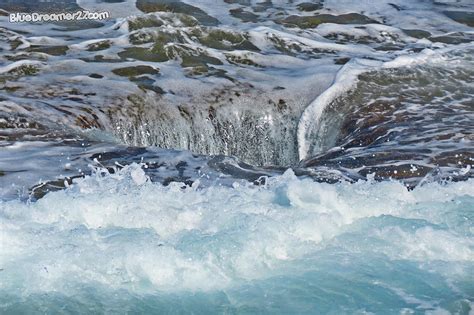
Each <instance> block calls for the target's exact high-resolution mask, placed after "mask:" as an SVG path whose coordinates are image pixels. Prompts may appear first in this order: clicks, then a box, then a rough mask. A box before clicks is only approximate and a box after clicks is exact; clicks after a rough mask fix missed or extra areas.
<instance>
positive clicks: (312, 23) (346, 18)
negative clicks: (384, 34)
mask: <svg viewBox="0 0 474 315" xmlns="http://www.w3.org/2000/svg"><path fill="white" fill-rule="evenodd" d="M277 22H278V23H280V24H284V25H286V26H293V27H295V26H296V27H300V28H313V27H316V26H318V25H319V24H323V23H335V24H373V23H378V22H377V21H375V20H373V19H371V18H369V17H367V16H365V15H362V14H358V13H349V14H341V15H332V14H317V15H313V16H300V15H291V16H289V17H287V18H285V19H284V20H280V21H277Z"/></svg>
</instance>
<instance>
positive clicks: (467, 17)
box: [443, 11, 474, 27]
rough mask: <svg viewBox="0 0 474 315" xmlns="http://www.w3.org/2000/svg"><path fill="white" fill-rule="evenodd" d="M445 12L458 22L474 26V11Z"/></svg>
mask: <svg viewBox="0 0 474 315" xmlns="http://www.w3.org/2000/svg"><path fill="white" fill-rule="evenodd" d="M443 13H444V14H445V15H446V16H447V17H449V18H450V19H453V20H455V21H456V22H459V23H462V24H466V25H467V26H471V27H474V12H463V11H444V12H443Z"/></svg>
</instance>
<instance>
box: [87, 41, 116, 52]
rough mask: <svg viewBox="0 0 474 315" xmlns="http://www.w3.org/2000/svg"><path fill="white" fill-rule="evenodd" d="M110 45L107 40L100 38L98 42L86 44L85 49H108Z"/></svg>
mask: <svg viewBox="0 0 474 315" xmlns="http://www.w3.org/2000/svg"><path fill="white" fill-rule="evenodd" d="M110 46H111V42H110V41H109V40H102V41H100V42H96V43H93V44H90V45H88V46H87V51H100V50H104V49H108V48H110Z"/></svg>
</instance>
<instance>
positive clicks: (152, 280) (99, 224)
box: [0, 165, 474, 314]
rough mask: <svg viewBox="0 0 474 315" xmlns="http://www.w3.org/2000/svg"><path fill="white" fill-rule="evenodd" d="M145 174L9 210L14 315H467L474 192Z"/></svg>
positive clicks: (7, 293)
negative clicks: (183, 182)
mask: <svg viewBox="0 0 474 315" xmlns="http://www.w3.org/2000/svg"><path fill="white" fill-rule="evenodd" d="M143 176H145V175H144V173H143V171H141V169H140V167H139V166H138V165H132V166H130V167H127V168H125V169H124V170H122V171H120V172H119V173H116V174H114V175H107V176H105V177H100V176H99V177H90V178H86V179H85V180H82V181H80V182H79V183H78V184H77V185H76V186H74V187H72V188H70V189H67V190H66V191H61V192H54V193H50V194H48V195H47V196H46V197H44V198H42V199H41V200H39V201H37V202H35V203H31V204H24V203H21V202H18V201H10V202H4V203H1V204H0V214H1V216H2V221H1V224H2V239H3V248H2V257H1V259H2V260H1V264H2V289H1V290H2V298H1V306H2V308H3V310H4V311H5V312H6V313H16V312H20V313H30V312H31V313H41V312H43V311H45V312H47V313H61V312H66V313H69V312H70V313H90V312H92V313H103V312H106V313H195V314H208V313H280V314H288V313H292V314H308V313H334V314H340V313H348V314H352V313H390V314H398V313H425V312H433V313H436V314H443V313H446V312H450V313H458V314H467V313H469V310H472V302H473V301H472V296H473V293H474V286H473V284H474V281H473V280H474V279H473V275H474V273H473V271H474V238H473V228H472V226H473V220H474V217H473V205H474V198H473V187H474V185H472V180H468V181H466V182H459V183H450V184H444V185H441V184H438V183H429V184H426V185H423V186H421V187H418V188H416V189H415V190H412V191H407V190H406V188H405V187H404V186H403V185H402V184H400V183H397V182H385V183H376V182H371V181H369V182H359V183H355V184H348V183H341V184H322V183H315V182H314V181H312V180H310V179H306V180H303V179H298V178H297V177H296V176H295V175H294V174H293V173H292V172H291V171H288V172H286V173H285V174H284V175H282V176H277V177H274V178H272V179H270V180H269V181H268V182H267V184H266V185H265V186H261V187H255V186H253V185H251V184H248V185H246V186H243V185H242V186H241V185H235V187H225V186H212V187H209V188H202V189H200V188H199V187H198V184H195V185H194V186H193V187H188V188H186V189H183V188H182V187H180V186H179V185H170V186H168V187H164V186H162V185H161V184H154V183H151V182H149V181H146V180H147V178H146V177H143Z"/></svg>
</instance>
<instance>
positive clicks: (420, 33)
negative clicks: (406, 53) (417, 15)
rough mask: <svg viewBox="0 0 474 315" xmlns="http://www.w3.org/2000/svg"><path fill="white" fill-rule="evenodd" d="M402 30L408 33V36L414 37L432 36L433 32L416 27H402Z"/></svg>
mask: <svg viewBox="0 0 474 315" xmlns="http://www.w3.org/2000/svg"><path fill="white" fill-rule="evenodd" d="M402 31H403V32H404V33H405V34H407V35H408V36H411V37H414V38H428V37H430V36H431V33H430V32H428V31H423V30H416V29H402Z"/></svg>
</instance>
